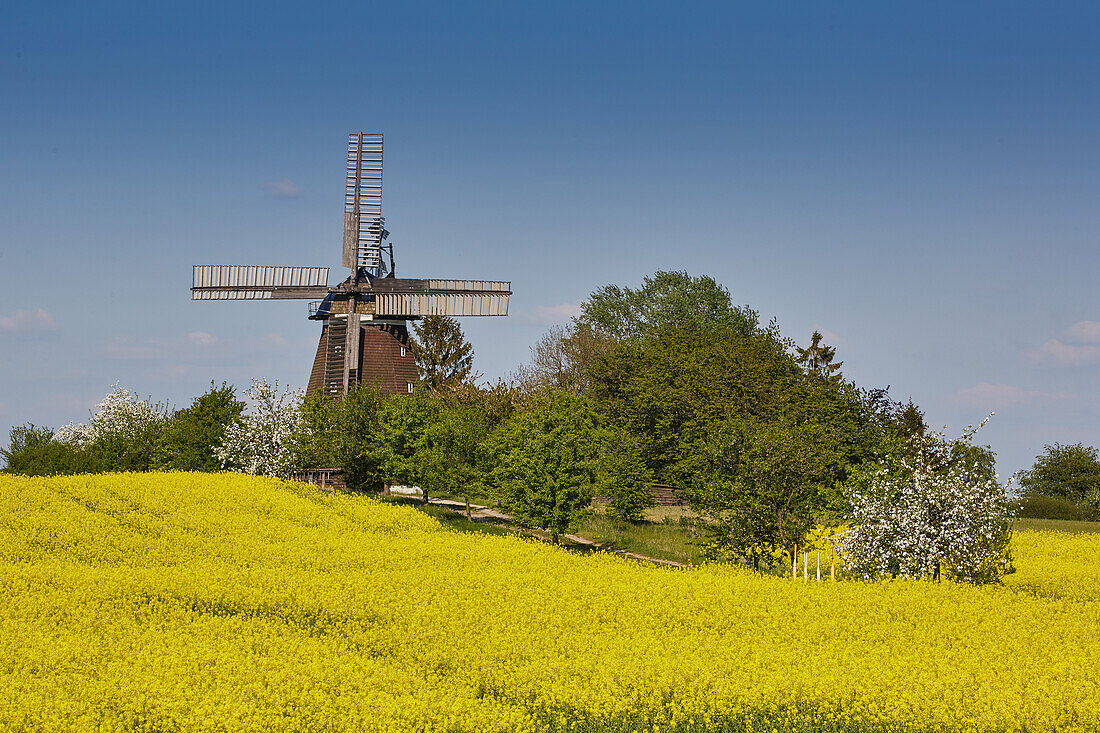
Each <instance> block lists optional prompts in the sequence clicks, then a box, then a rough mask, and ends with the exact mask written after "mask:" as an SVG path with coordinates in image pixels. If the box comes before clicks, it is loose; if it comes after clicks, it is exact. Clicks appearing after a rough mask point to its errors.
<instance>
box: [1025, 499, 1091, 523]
mask: <svg viewBox="0 0 1100 733" xmlns="http://www.w3.org/2000/svg"><path fill="white" fill-rule="evenodd" d="M1016 506H1017V507H1018V509H1017V513H1016V516H1018V517H1020V518H1021V519H1068V520H1070V521H1090V520H1095V519H1097V518H1098V517H1097V513H1096V512H1094V511H1092V510H1091V509H1090V508H1089V507H1087V506H1081V505H1079V504H1076V503H1075V502H1073V501H1071V500H1070V499H1067V498H1066V497H1064V496H1041V495H1028V496H1022V497H1020V499H1018V500H1017V502H1016Z"/></svg>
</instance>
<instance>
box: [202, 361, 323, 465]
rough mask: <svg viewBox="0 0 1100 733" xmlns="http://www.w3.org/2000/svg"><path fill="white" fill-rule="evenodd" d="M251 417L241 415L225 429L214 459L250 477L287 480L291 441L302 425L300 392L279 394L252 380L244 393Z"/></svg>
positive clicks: (291, 460)
mask: <svg viewBox="0 0 1100 733" xmlns="http://www.w3.org/2000/svg"><path fill="white" fill-rule="evenodd" d="M245 395H246V396H247V397H248V398H249V399H250V400H251V402H252V405H251V410H250V414H248V415H242V416H241V417H239V418H238V419H236V420H234V421H233V422H232V423H230V424H229V425H228V426H227V427H226V429H225V435H224V437H223V438H222V442H221V444H220V445H218V446H217V447H216V448H215V449H214V456H215V457H216V458H217V459H218V460H219V461H221V464H222V467H223V468H228V469H232V470H237V471H243V472H245V473H250V474H253V475H259V474H264V475H267V476H283V477H285V476H288V475H289V474H290V473H291V472H293V471H294V469H295V468H296V466H295V465H294V457H293V454H292V452H291V449H290V445H291V443H290V437H291V435H292V434H293V433H294V431H295V430H296V429H297V427H298V424H299V423H300V422H301V409H300V408H301V402H302V396H303V391H302V390H301V389H295V390H291V389H287V390H284V391H283V392H281V393H280V392H279V383H278V382H275V383H274V384H269V383H268V382H267V380H264V379H253V380H252V386H251V387H250V388H249V389H248V391H246V392H245Z"/></svg>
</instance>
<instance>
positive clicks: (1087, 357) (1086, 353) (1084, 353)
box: [1027, 339, 1100, 367]
mask: <svg viewBox="0 0 1100 733" xmlns="http://www.w3.org/2000/svg"><path fill="white" fill-rule="evenodd" d="M1027 357H1028V359H1029V360H1030V361H1031V363H1032V364H1038V365H1042V366H1055V367H1071V366H1083V365H1085V364H1092V363H1095V362H1096V361H1098V360H1100V346H1092V345H1090V344H1067V343H1065V342H1064V341H1062V340H1061V339H1050V340H1049V341H1047V342H1046V343H1045V344H1043V345H1042V346H1040V347H1039V348H1038V349H1032V350H1030V351H1028V352H1027Z"/></svg>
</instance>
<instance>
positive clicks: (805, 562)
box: [802, 552, 810, 583]
mask: <svg viewBox="0 0 1100 733" xmlns="http://www.w3.org/2000/svg"><path fill="white" fill-rule="evenodd" d="M802 582H803V583H809V582H810V553H808V552H803V553H802Z"/></svg>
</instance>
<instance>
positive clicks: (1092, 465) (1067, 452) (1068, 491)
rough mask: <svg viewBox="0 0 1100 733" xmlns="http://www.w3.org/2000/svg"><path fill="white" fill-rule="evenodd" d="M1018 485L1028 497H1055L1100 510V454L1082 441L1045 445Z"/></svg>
mask: <svg viewBox="0 0 1100 733" xmlns="http://www.w3.org/2000/svg"><path fill="white" fill-rule="evenodd" d="M1020 485H1021V486H1022V487H1023V489H1024V493H1025V494H1026V495H1028V496H1057V497H1062V498H1065V499H1069V500H1070V501H1072V502H1074V503H1076V504H1078V505H1081V504H1084V505H1085V506H1087V507H1088V508H1089V509H1092V510H1097V509H1100V456H1098V455H1097V451H1096V448H1093V447H1092V446H1089V445H1085V444H1084V443H1074V444H1073V445H1062V444H1061V443H1055V444H1054V445H1047V446H1044V450H1043V453H1042V454H1040V455H1038V456H1036V457H1035V463H1034V465H1032V467H1031V469H1030V470H1029V471H1026V472H1025V473H1024V474H1023V476H1022V477H1021V478H1020Z"/></svg>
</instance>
